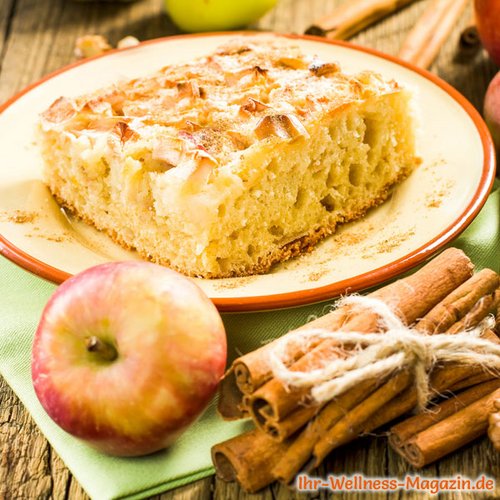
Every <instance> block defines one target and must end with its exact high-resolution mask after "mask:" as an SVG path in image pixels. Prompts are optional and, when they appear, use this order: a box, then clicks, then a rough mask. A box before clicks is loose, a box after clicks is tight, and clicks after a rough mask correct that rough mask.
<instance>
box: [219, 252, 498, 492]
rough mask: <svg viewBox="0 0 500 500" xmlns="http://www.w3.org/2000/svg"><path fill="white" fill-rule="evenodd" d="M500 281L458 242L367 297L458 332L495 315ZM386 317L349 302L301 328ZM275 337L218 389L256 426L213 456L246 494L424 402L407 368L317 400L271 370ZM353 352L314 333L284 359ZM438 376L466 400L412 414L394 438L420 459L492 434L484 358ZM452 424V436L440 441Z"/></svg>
mask: <svg viewBox="0 0 500 500" xmlns="http://www.w3.org/2000/svg"><path fill="white" fill-rule="evenodd" d="M499 287H500V278H499V276H498V275H497V274H496V273H495V272H493V271H491V270H488V269H486V270H483V271H481V272H479V273H477V274H475V275H473V265H472V264H471V262H470V260H469V259H468V258H467V256H466V255H465V254H464V253H463V252H462V251H460V250H457V249H453V248H452V249H448V250H446V251H444V252H443V253H442V254H441V255H439V256H438V257H436V258H435V259H434V260H432V261H431V262H430V263H428V264H427V265H426V266H424V267H423V268H422V269H420V270H419V271H417V272H416V273H414V274H413V275H410V276H408V277H406V278H404V279H401V280H399V281H396V282H394V283H392V284H390V285H388V286H386V287H384V288H382V289H380V290H378V291H376V292H374V293H372V294H370V295H369V296H370V297H373V298H376V299H379V300H381V301H383V302H384V303H386V304H387V305H389V306H390V307H391V308H392V310H394V311H397V314H398V315H399V316H400V317H401V319H402V320H403V321H404V322H405V323H406V324H407V325H414V329H416V330H417V331H421V332H427V333H430V334H435V333H445V332H446V333H449V334H450V335H453V334H454V333H457V332H459V331H462V330H464V329H468V328H472V327H475V326H476V325H478V324H479V323H480V322H481V321H483V320H484V318H485V317H487V316H488V315H491V314H497V312H498V308H499V305H500V289H499ZM378 319H379V318H378V317H377V315H376V314H375V313H373V312H371V311H368V310H367V311H365V312H363V313H355V312H354V311H353V310H351V309H350V308H349V307H342V308H339V309H336V310H335V311H333V312H331V313H329V314H326V315H325V316H323V317H320V318H318V319H316V320H314V321H312V322H310V323H309V324H307V325H305V326H303V327H301V329H311V328H321V329H324V330H329V331H336V330H338V329H339V328H340V327H342V330H343V331H356V332H366V333H370V332H377V331H379V329H380V324H379V321H378ZM301 329H299V330H301ZM290 334H293V332H290ZM290 334H287V335H290ZM482 336H483V338H486V339H489V340H491V342H495V343H496V342H499V339H498V337H497V335H496V332H494V331H493V330H485V331H484V332H483V333H482ZM277 342H279V339H278V340H275V341H273V342H271V343H269V344H267V345H265V346H263V347H261V348H260V349H257V350H256V351H253V352H251V353H249V354H246V355H244V356H242V357H240V358H238V359H236V360H235V361H234V363H233V365H232V366H231V368H230V370H229V371H228V372H227V373H226V375H225V377H224V379H223V381H222V383H221V387H220V398H219V412H220V414H221V415H222V416H223V417H224V418H226V419H235V418H245V417H250V418H251V419H252V420H253V423H254V424H255V429H254V430H252V431H250V432H247V433H244V434H242V435H240V436H236V437H235V438H233V439H230V440H228V441H225V442H223V443H220V444H218V445H216V446H214V447H213V449H212V457H213V461H214V464H215V467H216V471H217V474H218V475H219V476H220V477H221V478H222V479H225V480H227V481H235V480H236V481H238V482H239V483H240V484H241V485H242V487H243V488H244V489H245V490H247V491H250V492H254V491H257V490H259V489H261V488H263V487H264V486H266V485H268V484H270V483H271V482H273V481H275V480H279V481H282V482H283V483H291V482H292V481H293V480H294V478H295V476H296V475H297V473H299V472H300V471H302V470H310V469H311V468H313V467H316V466H317V465H319V464H320V463H321V462H322V461H323V460H324V458H325V457H326V456H327V455H328V454H329V453H330V452H331V451H332V450H334V449H336V448H338V447H339V446H342V445H343V444H345V443H348V442H349V441H351V440H353V439H356V438H357V437H358V436H360V435H362V434H365V433H368V432H371V431H373V430H375V429H377V428H379V427H380V426H382V425H384V424H387V423H389V422H391V421H393V420H394V419H396V418H398V417H401V416H402V415H404V414H406V413H408V412H409V411H411V410H412V409H413V408H414V407H415V405H416V403H417V392H416V389H415V387H414V385H413V378H412V374H411V373H410V371H408V370H406V369H404V368H403V369H401V370H399V371H398V372H396V373H393V374H391V375H390V376H387V377H382V378H380V377H372V378H367V379H366V380H364V381H363V382H362V383H360V384H358V385H356V386H355V387H353V388H351V389H349V390H347V391H346V392H345V393H343V394H340V395H339V396H337V397H336V398H334V399H333V400H331V401H327V402H326V403H321V404H318V403H317V402H315V401H314V400H312V399H311V397H310V393H309V391H308V390H306V389H303V388H298V387H287V386H285V385H284V384H283V382H282V381H281V380H280V379H278V378H277V377H275V376H274V375H273V371H272V369H271V366H270V362H269V359H270V358H269V354H270V353H271V352H272V350H273V349H274V348H275V346H276V343H277ZM348 356H349V352H346V351H345V349H344V348H339V345H338V343H337V342H335V340H334V338H327V339H324V338H323V339H320V338H318V339H314V338H312V339H311V341H310V342H308V343H303V342H297V343H294V342H290V343H289V345H288V349H287V351H286V357H285V359H284V360H283V361H284V363H285V364H286V365H287V366H288V367H289V368H290V369H291V370H297V371H312V370H315V369H318V368H320V367H323V366H325V364H326V363H328V360H332V359H338V358H343V357H348ZM430 382H431V386H432V390H433V391H434V392H435V394H436V395H439V394H443V393H444V392H446V391H464V392H461V393H460V394H459V399H448V400H446V401H445V402H444V403H442V407H441V405H440V411H439V413H436V412H434V411H433V412H432V414H427V413H423V414H420V415H417V416H414V417H412V418H411V419H409V420H408V421H405V422H403V423H402V424H399V426H395V427H394V428H393V429H392V433H391V444H392V445H393V446H394V447H395V448H396V449H397V450H398V451H401V452H402V454H403V455H404V456H405V457H407V458H409V459H410V460H411V461H412V463H415V464H417V465H424V464H425V463H428V462H429V461H433V460H436V459H438V458H440V457H441V456H444V455H445V454H447V453H450V452H451V451H453V450H455V449H456V448H458V447H460V446H461V445H463V444H465V443H466V442H469V441H470V440H472V439H474V438H475V437H477V436H478V435H480V434H483V433H486V429H487V426H488V423H487V419H488V413H491V411H492V404H493V403H492V401H494V400H495V399H496V398H498V391H499V390H500V378H499V376H498V374H497V373H493V372H491V371H486V370H484V369H483V368H482V367H481V366H478V365H465V364H460V365H457V364H445V365H442V366H436V367H434V369H433V370H432V373H431V374H430ZM459 414H460V415H459ZM431 415H432V417H431ZM479 415H480V417H479ZM484 415H486V417H485V418H484ZM471 420H473V421H474V422H475V425H468V424H466V423H464V424H461V425H457V421H460V422H470V421H471ZM450 426H453V429H454V433H453V438H452V439H444V438H442V436H444V435H446V433H447V432H448V430H449V429H450ZM436 443H437V444H436ZM413 457H418V458H413Z"/></svg>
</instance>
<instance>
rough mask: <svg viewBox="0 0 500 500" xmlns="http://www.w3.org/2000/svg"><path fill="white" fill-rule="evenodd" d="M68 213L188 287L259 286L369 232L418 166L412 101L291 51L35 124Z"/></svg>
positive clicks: (122, 90)
mask: <svg viewBox="0 0 500 500" xmlns="http://www.w3.org/2000/svg"><path fill="white" fill-rule="evenodd" d="M40 138H41V140H40V143H41V147H42V152H43V157H44V159H45V179H46V182H47V184H48V186H49V188H50V190H51V191H52V193H53V194H54V196H55V197H56V198H57V200H58V201H59V202H60V203H61V204H62V205H63V206H65V207H67V208H68V209H70V210H71V211H72V212H74V213H75V214H76V215H77V216H79V217H81V218H82V219H84V220H86V221H88V222H90V223H92V224H94V225H95V226H96V227H97V228H98V229H100V230H103V231H106V232H108V233H109V234H110V236H111V237H112V238H114V239H115V240H116V241H117V242H119V243H121V244H122V245H124V246H127V247H131V248H135V249H137V250H138V251H139V252H140V253H141V254H142V255H143V256H145V257H147V258H148V259H150V260H153V261H155V262H159V263H162V264H165V265H167V266H170V267H172V268H174V269H176V270H178V271H181V272H182V273H184V274H187V275H190V276H201V277H206V278H221V277H229V276H244V275H249V274H256V273H263V272H266V271H268V270H269V268H270V267H271V266H272V265H273V264H274V263H276V262H281V261H284V260H286V259H289V258H290V257H293V256H294V255H297V254H299V253H302V252H305V251H308V250H310V249H311V248H313V247H314V245H315V244H316V243H317V242H318V241H319V240H321V239H322V238H324V237H325V236H327V235H329V234H331V233H332V232H333V231H334V230H335V228H336V227H337V225H338V224H341V223H343V222H346V221H351V220H354V219H356V218H359V217H361V216H363V214H364V213H365V212H366V211H367V210H368V209H369V208H370V207H373V206H376V205H378V204H380V203H382V202H383V201H384V200H385V199H386V198H387V196H388V194H389V192H390V189H391V188H392V187H393V186H394V185H395V184H397V183H398V182H400V181H401V180H403V179H404V178H405V177H406V176H408V174H409V173H410V172H411V171H412V169H413V168H414V167H415V166H416V165H417V164H418V159H417V157H416V155H415V144H414V142H415V141H414V126H413V120H412V115H411V106H410V94H409V93H408V92H407V91H406V90H404V89H402V88H401V87H400V86H399V85H398V84H397V83H396V82H394V81H386V80H384V79H383V78H381V77H380V76H379V75H378V74H376V73H373V72H368V71H366V72H363V73H360V74H356V75H348V74H345V73H343V72H342V71H341V69H340V68H339V66H338V65H337V64H336V63H334V62H323V61H320V60H318V59H317V58H314V57H308V56H306V55H304V54H302V53H301V51H300V50H299V49H298V48H297V47H294V46H291V45H290V44H289V43H284V42H279V43H278V42H273V41H269V40H266V41H261V40H257V39H252V38H250V37H244V38H241V39H238V40H235V41H233V42H232V43H230V44H227V45H225V46H223V47H220V48H219V49H218V50H217V51H216V52H215V53H213V54H211V55H209V56H205V57H203V58H200V59H197V60H194V61H192V62H189V63H186V64H176V65H170V66H167V67H165V68H163V69H161V70H160V71H159V72H157V73H156V74H154V75H152V76H149V77H145V78H140V79H135V80H131V81H129V82H125V83H120V84H117V85H115V86H113V87H111V88H106V89H103V90H100V91H97V92H95V93H93V94H91V95H85V96H82V97H78V98H72V99H69V98H60V99H58V100H57V101H55V102H54V104H53V105H52V106H51V107H50V108H49V109H48V110H47V111H46V112H45V113H43V115H42V118H41V123H40Z"/></svg>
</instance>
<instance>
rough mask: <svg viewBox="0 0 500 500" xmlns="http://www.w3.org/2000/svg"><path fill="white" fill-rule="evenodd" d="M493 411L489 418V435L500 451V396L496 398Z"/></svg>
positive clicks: (496, 448)
mask: <svg viewBox="0 0 500 500" xmlns="http://www.w3.org/2000/svg"><path fill="white" fill-rule="evenodd" d="M493 407H494V409H493V413H491V415H490V418H489V420H488V422H489V427H488V437H489V438H490V440H491V442H492V443H493V446H494V447H495V450H497V451H500V398H498V399H495V403H494V405H493Z"/></svg>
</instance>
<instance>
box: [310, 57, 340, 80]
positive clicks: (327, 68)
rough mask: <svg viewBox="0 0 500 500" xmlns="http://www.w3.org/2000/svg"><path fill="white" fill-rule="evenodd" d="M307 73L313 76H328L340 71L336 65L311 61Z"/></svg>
mask: <svg viewBox="0 0 500 500" xmlns="http://www.w3.org/2000/svg"><path fill="white" fill-rule="evenodd" d="M309 71H310V72H311V73H312V74H313V75H315V76H328V75H332V74H335V73H338V72H339V71H340V66H339V65H338V64H337V63H333V62H329V63H325V62H322V61H317V60H316V61H313V62H312V63H311V64H310V65H309Z"/></svg>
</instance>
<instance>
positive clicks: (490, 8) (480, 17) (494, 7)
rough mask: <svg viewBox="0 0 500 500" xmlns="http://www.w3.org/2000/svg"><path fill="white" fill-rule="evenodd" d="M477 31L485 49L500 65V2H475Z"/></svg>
mask: <svg viewBox="0 0 500 500" xmlns="http://www.w3.org/2000/svg"><path fill="white" fill-rule="evenodd" d="M475 7H476V19H477V30H478V32H479V36H480V38H481V41H482V42H483V45H484V48H485V49H486V50H487V51H488V52H489V53H490V56H491V58H492V59H493V60H494V61H495V62H496V63H497V64H498V65H500V1H499V0H475Z"/></svg>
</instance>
